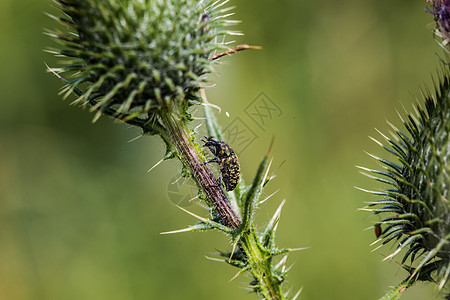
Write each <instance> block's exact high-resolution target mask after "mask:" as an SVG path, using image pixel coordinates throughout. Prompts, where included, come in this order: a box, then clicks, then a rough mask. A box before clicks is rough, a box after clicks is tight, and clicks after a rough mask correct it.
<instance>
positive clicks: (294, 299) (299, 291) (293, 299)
mask: <svg viewBox="0 0 450 300" xmlns="http://www.w3.org/2000/svg"><path fill="white" fill-rule="evenodd" d="M302 291H303V287H301V288H300V289H299V290H298V292H297V294H295V296H294V297H293V298H292V300H297V298H298V296H300V294H301V292H302Z"/></svg>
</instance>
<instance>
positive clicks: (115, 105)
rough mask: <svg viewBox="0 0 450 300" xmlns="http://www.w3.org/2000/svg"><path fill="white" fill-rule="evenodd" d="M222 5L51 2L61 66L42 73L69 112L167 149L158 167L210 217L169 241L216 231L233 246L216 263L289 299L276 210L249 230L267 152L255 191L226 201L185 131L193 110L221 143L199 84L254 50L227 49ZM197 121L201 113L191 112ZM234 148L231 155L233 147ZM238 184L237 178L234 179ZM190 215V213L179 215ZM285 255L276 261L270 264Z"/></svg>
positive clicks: (153, 0) (247, 189) (159, 0)
mask: <svg viewBox="0 0 450 300" xmlns="http://www.w3.org/2000/svg"><path fill="white" fill-rule="evenodd" d="M226 2H227V1H221V0H218V1H210V0H197V1H187V0H164V1H163V0H123V1H114V0H55V3H56V5H57V6H58V8H59V10H60V11H61V12H62V16H51V17H52V18H54V19H55V20H56V21H58V22H59V23H60V24H61V25H62V27H61V29H58V30H52V31H48V32H47V33H48V35H49V36H51V37H52V38H53V39H54V40H55V41H56V42H57V43H58V44H59V47H57V48H52V49H49V52H51V53H53V54H55V55H56V56H57V57H59V58H60V62H59V67H56V68H49V70H50V71H51V72H52V73H54V74H55V75H56V76H57V77H58V78H60V79H61V80H63V81H64V82H65V86H64V87H63V89H62V91H61V93H62V94H64V97H68V96H69V95H70V94H74V95H75V96H76V99H75V100H74V102H73V104H76V105H79V106H82V107H85V108H88V109H89V110H90V111H91V112H93V113H95V115H94V121H95V120H97V119H98V118H99V117H100V116H102V115H107V116H109V117H112V118H113V119H115V120H117V121H118V122H121V123H126V124H129V125H133V126H136V127H139V128H140V129H141V130H142V134H143V135H158V136H160V137H161V138H162V139H163V141H164V142H165V145H166V147H167V149H166V154H165V156H164V157H163V158H162V160H161V161H164V160H168V159H178V160H179V161H180V162H181V169H182V171H181V176H183V177H185V178H192V179H193V180H194V182H195V183H196V184H197V187H198V196H199V198H200V199H202V200H204V202H205V203H206V204H207V207H208V208H209V210H208V214H207V216H206V217H202V216H198V215H195V214H193V213H191V212H188V213H189V214H191V215H192V216H194V217H195V218H197V219H198V223H197V224H194V225H192V226H189V227H187V228H186V229H182V230H177V231H172V232H167V233H175V232H184V231H206V230H212V229H216V230H219V231H222V232H224V233H225V234H227V235H228V236H229V237H230V238H231V242H232V247H231V249H229V251H224V252H220V253H219V254H218V255H219V256H220V257H221V260H222V261H224V262H227V263H229V264H231V265H232V266H235V267H238V268H239V269H240V270H239V272H238V273H237V275H239V274H241V273H243V272H248V273H250V274H251V276H252V278H253V279H252V281H251V282H250V284H249V286H250V288H251V289H252V290H253V291H254V292H256V293H257V294H259V295H260V296H262V297H264V298H265V299H287V298H290V299H295V298H297V296H298V294H299V293H297V294H296V295H291V294H290V293H285V292H283V291H282V289H281V284H282V283H283V281H284V280H285V276H286V272H287V269H286V266H285V264H286V254H287V253H288V252H290V251H292V250H294V249H288V248H285V249H279V248H277V246H276V245H275V240H274V239H275V233H276V229H277V226H278V222H279V219H280V212H281V207H282V206H283V203H284V202H283V203H282V204H281V205H280V207H279V209H278V210H277V211H276V212H275V214H274V216H273V218H272V219H271V220H269V221H268V223H267V224H265V226H262V228H263V229H262V230H260V231H257V230H256V228H257V227H256V225H255V224H254V219H255V218H254V215H255V211H256V209H257V208H258V206H260V205H261V204H262V203H263V202H264V201H265V200H267V198H266V199H262V195H263V189H264V186H265V185H266V184H267V183H268V182H269V181H270V179H271V178H272V176H269V169H270V165H271V159H270V151H269V152H268V153H267V154H266V155H265V156H264V157H263V159H262V161H261V163H260V165H259V168H258V170H257V171H256V175H255V177H254V180H253V182H252V183H251V184H250V185H246V184H245V183H244V181H243V180H242V179H241V180H240V181H239V182H238V183H237V186H236V187H235V188H234V185H233V188H234V190H232V191H225V190H224V189H223V187H222V185H221V184H220V182H218V181H217V180H216V178H215V175H214V173H213V172H212V171H211V169H210V168H211V166H210V165H207V164H205V162H206V150H207V149H205V148H204V147H202V145H200V144H199V139H200V137H201V136H200V135H199V134H198V133H197V132H196V130H193V129H192V128H191V126H192V125H191V121H192V120H194V119H195V118H196V117H197V116H196V115H194V113H193V112H194V111H195V109H194V108H199V107H200V108H202V110H203V112H204V118H205V123H206V127H207V134H208V135H209V136H210V137H213V138H214V139H216V140H219V141H223V135H222V132H221V129H220V126H219V125H218V123H217V121H216V119H215V116H214V113H213V111H212V109H211V105H210V104H209V103H208V102H207V101H206V97H205V96H204V92H203V86H205V82H206V78H205V75H206V74H208V73H211V72H213V66H214V64H216V63H218V62H219V61H220V58H222V57H223V56H224V55H226V54H231V53H234V52H237V51H240V50H244V49H249V48H252V47H250V46H247V45H240V46H237V47H235V48H229V47H228V46H227V45H228V44H227V43H226V42H224V41H225V40H226V39H227V37H228V36H230V35H234V34H236V32H233V31H230V30H229V29H228V28H229V27H228V26H229V25H232V24H233V23H235V22H233V21H230V20H228V17H229V16H231V13H230V12H229V11H230V7H227V6H226ZM197 111H198V110H197ZM231 146H232V145H231ZM241 178H242V177H241ZM186 212H187V211H186ZM279 255H282V258H280V259H279V260H278V261H276V262H275V261H274V258H275V257H276V256H279Z"/></svg>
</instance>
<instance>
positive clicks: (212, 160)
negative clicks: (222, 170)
mask: <svg viewBox="0 0 450 300" xmlns="http://www.w3.org/2000/svg"><path fill="white" fill-rule="evenodd" d="M213 162H215V163H219V162H220V161H219V158H217V157H214V158H213V159H211V160H210V161H205V162H204V163H203V165H206V164H209V163H213Z"/></svg>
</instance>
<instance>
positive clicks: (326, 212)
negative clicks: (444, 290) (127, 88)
mask: <svg viewBox="0 0 450 300" xmlns="http://www.w3.org/2000/svg"><path fill="white" fill-rule="evenodd" d="M231 4H232V5H235V6H236V9H235V13H236V15H235V18H236V19H239V20H243V22H242V23H241V24H239V25H238V26H237V27H236V28H235V29H239V30H241V31H242V32H244V33H245V36H243V37H238V38H237V43H249V44H254V45H260V46H263V48H264V49H263V50H260V51H248V52H242V53H240V54H238V55H235V56H233V57H228V58H224V59H223V61H224V63H223V64H222V65H221V66H219V67H218V68H217V74H215V75H214V76H211V80H212V82H214V83H215V85H214V86H213V87H211V88H209V89H208V90H207V93H208V98H209V101H210V102H213V103H215V104H218V105H220V106H221V107H222V112H221V113H220V114H219V119H220V121H221V124H223V126H224V127H227V126H232V125H230V124H236V123H233V122H240V123H239V124H241V125H240V126H241V127H240V128H245V129H246V130H250V131H248V132H251V133H252V135H251V137H252V142H251V143H249V144H248V145H247V147H245V148H244V149H242V150H240V151H239V158H240V161H241V167H242V172H243V174H244V175H243V176H244V179H246V180H247V181H250V180H251V179H252V177H253V175H254V172H255V170H256V168H257V165H258V163H259V159H260V158H261V157H262V155H263V154H264V153H265V151H266V150H267V148H268V145H269V143H270V141H271V139H272V137H273V136H275V140H276V142H275V146H274V150H273V154H274V163H273V166H274V169H276V168H277V167H278V166H279V165H280V164H281V163H282V162H283V161H286V162H285V163H284V164H283V166H282V167H281V168H280V169H279V170H278V172H277V177H276V179H275V180H274V181H273V182H272V183H271V184H270V186H269V187H268V189H267V194H270V193H272V192H273V191H276V190H280V191H279V192H278V193H277V194H276V195H275V196H274V197H273V198H272V200H270V201H269V202H267V204H265V205H264V207H263V208H261V209H260V212H259V217H258V218H259V219H258V221H259V222H260V223H261V224H262V223H263V222H264V221H265V220H266V219H267V218H269V217H270V216H271V214H272V213H273V212H274V211H275V209H276V207H277V206H278V205H279V203H280V202H281V201H282V200H283V199H286V204H285V207H284V211H283V213H282V218H281V222H280V226H279V229H278V236H277V238H278V244H279V246H280V247H311V248H310V249H309V250H305V251H301V252H298V253H293V254H291V255H290V256H289V262H290V263H292V264H294V266H293V268H292V270H291V271H290V273H289V276H288V278H287V282H286V283H285V288H292V289H295V290H297V289H299V288H300V287H303V293H302V297H301V298H302V299H308V300H318V299H319V300H321V299H378V298H379V297H381V296H382V295H384V293H385V292H386V291H387V290H388V287H389V286H391V285H395V284H397V283H399V282H400V281H401V280H403V279H404V277H405V276H406V273H405V271H403V270H402V269H401V267H400V266H399V264H398V261H399V260H400V256H398V257H397V258H395V259H394V260H393V261H390V262H383V263H382V262H381V260H382V258H383V255H384V254H388V253H389V251H392V249H391V248H389V246H388V247H386V248H385V249H382V250H380V251H377V252H373V253H371V252H370V251H371V249H372V248H371V247H370V246H369V244H370V243H371V242H372V241H373V240H374V239H375V237H374V233H373V231H372V230H370V231H363V230H364V229H365V228H367V227H369V226H371V225H372V224H373V223H374V222H375V221H376V220H377V219H376V218H374V217H370V216H369V214H368V213H364V212H359V211H357V209H358V208H359V207H362V206H364V203H363V202H364V201H369V200H371V197H370V196H369V195H367V194H365V193H363V192H361V191H358V190H357V189H355V188H354V187H355V186H359V187H364V188H372V189H381V188H383V186H382V184H380V183H376V182H375V181H373V180H370V179H368V178H365V177H364V176H362V175H361V174H359V172H358V170H357V169H356V168H355V165H362V166H368V167H376V166H377V164H376V163H375V162H374V161H373V160H372V159H370V158H369V157H368V155H366V154H365V153H364V151H367V152H370V153H374V154H383V155H385V154H384V153H383V151H382V149H381V148H380V147H379V146H378V145H376V144H375V143H374V142H372V141H371V140H370V139H369V138H368V136H374V137H377V138H379V135H378V133H377V132H376V131H375V128H377V129H380V130H381V131H382V132H388V131H389V126H388V125H387V124H386V120H390V121H392V123H394V124H396V125H397V126H399V127H400V126H401V125H400V124H401V122H400V120H399V118H398V116H397V112H396V110H398V111H400V112H402V111H403V106H404V107H406V108H407V109H408V110H411V104H412V103H414V102H415V101H416V97H418V98H420V91H421V87H422V88H423V87H430V86H431V82H432V81H431V77H432V75H433V74H436V70H437V69H438V66H439V60H438V57H437V55H436V53H440V50H439V47H438V46H437V44H436V43H435V41H434V40H433V35H432V32H431V29H430V27H429V26H428V25H430V23H432V16H431V15H429V14H426V13H425V12H424V7H425V5H426V3H425V1H419V0H417V1H411V0H397V1H387V0H381V1H380V0H363V1H361V0H349V1H334V0H328V1H320V2H315V1H287V0H279V1H269V0H246V1H236V0H233V1H231ZM46 11H48V12H55V9H54V8H53V6H52V3H51V1H50V0H25V1H14V0H1V1H0V45H1V47H0V58H1V60H0V65H1V69H2V72H1V75H0V91H1V109H0V299H6V300H34V299H38V300H39V299H46V300H47V299H58V300H60V299H69V300H70V299H77V300H79V299H85V300H88V299H89V300H90V299H92V300H94V299H95V300H98V299H108V300H116V299H117V300H119V299H133V300H141V299H232V298H234V299H256V297H255V295H253V294H251V293H249V292H248V291H247V290H246V289H245V283H247V282H248V281H249V280H250V278H248V277H245V276H241V277H239V278H238V279H236V280H234V281H232V282H228V281H229V279H230V278H231V277H232V276H233V275H234V274H235V272H236V271H237V270H236V269H234V268H232V267H231V266H228V265H225V264H223V263H222V264H221V263H218V262H214V261H209V260H207V259H206V258H205V256H210V255H211V253H213V252H215V251H216V249H220V250H229V249H230V245H229V243H228V240H227V239H226V238H225V237H224V236H222V234H221V233H218V232H208V233H185V234H178V235H168V236H167V235H160V232H163V231H168V230H174V229H179V228H184V227H185V226H186V225H188V224H193V223H195V220H194V219H193V218H192V217H190V216H188V215H186V214H185V213H184V212H182V211H180V210H179V209H178V208H176V207H175V205H174V202H176V201H175V200H174V198H173V196H171V197H169V196H170V195H169V193H168V191H170V190H171V188H173V186H170V182H171V181H173V180H174V178H176V177H177V176H178V174H179V171H180V165H179V163H178V162H176V161H170V162H165V163H163V164H161V165H159V166H158V167H157V168H155V169H154V170H153V171H152V172H150V173H147V170H148V169H149V168H150V167H151V166H152V165H153V164H155V163H156V162H157V161H158V160H160V158H161V157H162V155H163V154H164V147H163V143H162V142H161V140H160V139H159V138H157V137H143V138H140V139H137V140H135V141H133V142H129V141H130V140H133V139H134V138H135V137H138V136H139V131H138V130H137V129H135V128H128V127H126V126H124V125H121V124H115V123H114V122H113V121H112V120H110V119H108V118H101V119H100V120H99V121H98V122H97V123H95V124H92V123H91V120H92V117H93V115H92V114H89V113H88V112H87V111H83V110H81V109H79V108H77V107H73V106H69V103H70V100H68V101H62V100H61V97H60V96H58V95H57V93H58V89H59V88H60V87H61V85H62V84H61V82H60V81H58V80H57V79H56V78H54V77H53V76H52V75H50V74H48V73H46V72H45V66H44V62H47V63H48V64H50V65H52V64H53V65H54V63H55V59H54V58H53V57H52V56H51V55H49V54H47V53H45V52H43V49H44V48H46V47H48V46H54V43H53V42H52V41H51V40H50V39H49V38H48V37H46V36H45V35H44V34H43V30H44V29H45V28H53V27H55V24H54V23H53V22H52V20H50V18H48V17H47V16H46V15H45V14H44V12H46ZM261 92H263V93H264V95H265V97H267V98H266V99H269V100H270V101H271V103H275V104H276V106H277V107H278V108H279V111H278V113H277V114H273V115H271V116H270V117H267V118H266V119H264V122H265V123H264V126H259V125H258V124H257V123H256V122H255V121H254V120H253V119H252V118H251V117H250V115H248V114H247V113H246V112H247V111H249V110H248V109H247V110H246V108H247V107H249V105H250V107H251V105H252V103H255V102H253V101H254V100H255V99H258V95H260V93H261ZM225 112H227V113H228V115H229V116H227V114H226V113H225ZM199 116H200V115H199ZM236 120H237V121H236ZM242 124H245V126H246V127H245V126H244V125H242ZM260 125H261V124H260ZM242 126H244V127H242ZM227 128H228V127H227ZM230 128H231V127H230ZM176 189H178V187H177V188H176ZM176 189H175V191H176ZM181 190H182V187H181ZM186 191H187V190H186ZM172 192H173V190H172ZM187 192H188V191H187ZM189 204H190V203H185V205H189ZM188 208H189V209H190V208H192V209H194V210H196V209H197V208H195V205H194V204H192V205H191V206H189V207H188ZM437 297H438V295H437V292H436V291H435V290H434V288H433V287H432V286H429V285H426V284H418V285H417V286H416V287H414V288H412V289H411V290H409V291H407V292H406V294H405V296H404V297H403V298H402V299H410V300H412V299H434V298H436V299H437Z"/></svg>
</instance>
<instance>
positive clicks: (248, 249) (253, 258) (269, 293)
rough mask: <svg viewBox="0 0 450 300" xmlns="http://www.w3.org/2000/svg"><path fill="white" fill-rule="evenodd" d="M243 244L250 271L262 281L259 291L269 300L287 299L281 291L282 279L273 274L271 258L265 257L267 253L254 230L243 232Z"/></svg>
mask: <svg viewBox="0 0 450 300" xmlns="http://www.w3.org/2000/svg"><path fill="white" fill-rule="evenodd" d="M241 245H242V248H243V250H244V252H245V253H246V254H247V258H248V263H249V265H250V266H251V269H250V272H251V273H252V275H253V276H255V277H256V278H257V280H258V282H259V283H260V285H259V288H260V291H258V293H259V294H261V295H262V296H264V299H268V300H283V299H285V298H284V296H283V293H282V291H281V284H280V281H279V280H277V278H275V277H274V276H273V274H272V269H271V266H270V259H267V257H265V256H266V255H265V253H264V252H263V251H262V250H261V248H260V247H259V246H258V240H257V237H256V234H255V233H254V231H253V230H249V231H248V232H246V233H244V234H243V236H242V239H241Z"/></svg>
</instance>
